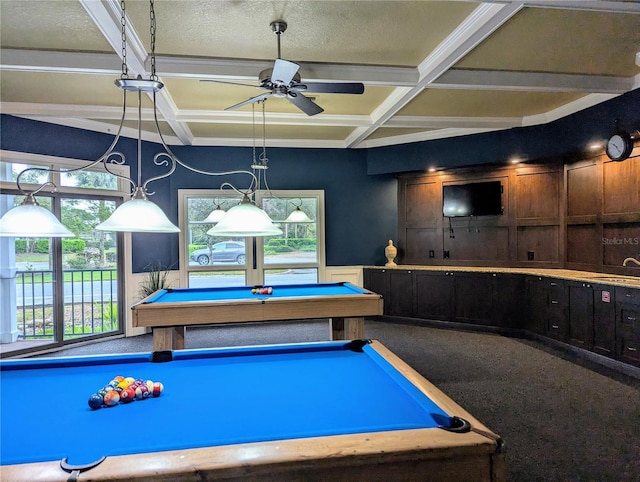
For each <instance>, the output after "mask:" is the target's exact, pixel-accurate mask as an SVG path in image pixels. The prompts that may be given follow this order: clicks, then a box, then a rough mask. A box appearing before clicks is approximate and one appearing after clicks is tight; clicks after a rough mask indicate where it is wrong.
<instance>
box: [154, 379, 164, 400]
mask: <svg viewBox="0 0 640 482" xmlns="http://www.w3.org/2000/svg"><path fill="white" fill-rule="evenodd" d="M163 390H164V385H162V383H160V382H155V383H154V384H153V390H152V392H151V393H152V394H153V396H154V397H159V396H160V394H161V393H162V391H163Z"/></svg>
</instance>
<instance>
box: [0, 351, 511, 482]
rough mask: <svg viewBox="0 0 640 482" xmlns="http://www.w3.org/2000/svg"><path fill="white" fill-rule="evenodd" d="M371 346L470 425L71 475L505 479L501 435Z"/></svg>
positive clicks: (27, 476) (187, 456)
mask: <svg viewBox="0 0 640 482" xmlns="http://www.w3.org/2000/svg"><path fill="white" fill-rule="evenodd" d="M371 345H372V346H373V347H374V349H375V350H376V351H377V352H378V353H379V354H381V355H382V356H383V357H384V358H386V359H387V360H388V361H389V362H390V363H391V364H392V365H393V366H394V367H396V368H397V369H398V370H399V371H400V372H401V373H402V374H403V375H404V376H405V377H406V378H407V379H408V380H409V381H410V382H411V383H413V384H414V385H415V386H417V387H418V388H419V389H420V390H421V391H422V392H424V393H425V394H427V396H429V398H431V400H433V401H434V402H436V403H437V405H439V406H440V407H441V408H442V409H443V410H445V411H446V412H447V413H451V414H456V415H457V416H459V417H462V418H464V419H466V420H467V421H468V422H470V424H471V426H472V430H471V431H469V432H466V433H454V432H449V431H446V430H442V429H439V428H430V429H412V430H392V431H386V432H372V433H359V434H352V435H334V436H326V437H313V438H302V439H294V440H278V441H270V442H259V443H248V444H237V445H226V446H219V447H206V448H197V449H188V450H180V451H166V452H156V453H146V454H135V455H123V456H115V457H108V458H107V459H105V461H104V462H102V463H101V464H99V465H98V466H96V467H94V468H92V469H90V470H88V471H87V472H84V473H81V474H80V475H79V477H78V480H80V481H82V480H146V481H157V480H171V481H187V480H188V481H194V480H220V479H224V480H242V481H252V480H287V481H326V480H332V481H333V480H367V481H388V480H393V481H405V480H407V481H408V480H429V481H430V482H438V481H456V482H457V481H460V480H464V481H469V482H474V481H492V482H501V481H504V480H506V463H505V459H504V453H503V451H502V448H501V447H502V444H501V440H500V437H499V436H498V435H496V434H494V433H493V432H491V431H490V430H489V429H488V428H487V427H486V426H484V425H483V424H482V423H481V422H480V421H478V420H477V419H476V418H475V417H473V416H472V415H471V414H470V413H469V412H467V411H466V410H464V409H463V408H462V407H460V406H459V405H458V404H456V403H455V402H454V401H453V400H452V399H450V398H449V397H448V396H447V395H445V394H444V393H443V392H441V391H440V390H439V389H438V388H436V387H435V386H434V385H433V384H431V383H430V382H429V381H428V380H426V379H425V378H424V377H422V376H421V375H420V374H419V373H418V372H416V371H415V370H413V369H412V368H411V367H410V366H409V365H407V364H406V363H405V362H403V361H402V360H401V359H400V358H398V357H397V356H396V355H395V354H393V353H392V352H391V351H389V350H388V349H387V348H386V347H384V345H382V344H381V343H379V342H378V341H375V340H374V341H372V342H371ZM167 417H168V418H167V423H179V417H178V418H177V419H174V420H173V421H172V419H171V417H170V414H167ZM161 429H162V427H156V430H161ZM1 471H2V480H39V481H40V480H42V481H64V480H67V479H68V477H69V474H68V473H66V472H64V471H63V470H62V469H61V468H60V462H59V461H56V462H39V463H33V464H19V465H8V466H2V467H1Z"/></svg>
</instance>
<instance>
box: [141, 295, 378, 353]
mask: <svg viewBox="0 0 640 482" xmlns="http://www.w3.org/2000/svg"><path fill="white" fill-rule="evenodd" d="M248 289H249V290H250V288H248ZM361 289H363V291H365V293H364V294H357V295H329V296H323V295H318V296H304V297H293V296H292V297H274V298H265V297H264V296H262V297H259V298H246V299H239V300H212V301H189V302H163V303H149V300H150V299H152V298H153V297H154V296H156V295H157V294H158V293H159V292H158V291H156V292H155V293H153V294H152V295H150V296H148V297H147V298H145V299H143V300H141V301H139V302H138V303H136V304H134V305H133V306H132V307H131V309H132V311H133V320H132V324H133V326H135V327H151V328H152V329H153V349H154V351H162V350H182V349H184V348H185V332H186V327H187V326H190V325H216V324H228V323H247V322H259V321H286V320H310V319H322V318H328V319H329V339H330V340H360V339H363V338H365V335H364V317H365V316H379V315H382V314H383V300H382V296H380V295H379V294H376V293H373V292H371V291H368V290H365V289H364V288H361Z"/></svg>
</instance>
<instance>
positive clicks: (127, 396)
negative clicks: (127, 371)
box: [120, 387, 136, 403]
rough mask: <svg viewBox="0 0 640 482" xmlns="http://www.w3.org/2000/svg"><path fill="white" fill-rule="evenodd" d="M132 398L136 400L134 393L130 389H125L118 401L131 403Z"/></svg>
mask: <svg viewBox="0 0 640 482" xmlns="http://www.w3.org/2000/svg"><path fill="white" fill-rule="evenodd" d="M134 398H136V392H135V390H134V389H133V388H131V387H127V388H125V389H124V390H122V391H121V392H120V401H121V402H122V403H129V402H133V399H134Z"/></svg>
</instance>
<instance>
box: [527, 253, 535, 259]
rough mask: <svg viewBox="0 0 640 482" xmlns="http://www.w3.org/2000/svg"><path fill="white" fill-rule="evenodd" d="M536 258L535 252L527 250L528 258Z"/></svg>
mask: <svg viewBox="0 0 640 482" xmlns="http://www.w3.org/2000/svg"><path fill="white" fill-rule="evenodd" d="M534 258H535V253H534V252H533V251H527V260H528V261H533V259H534Z"/></svg>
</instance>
